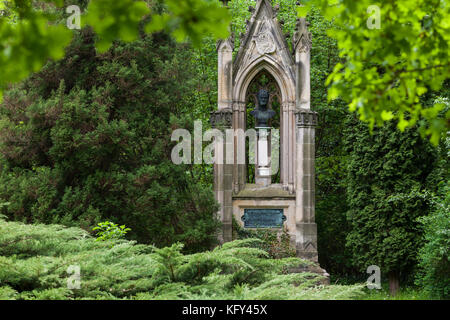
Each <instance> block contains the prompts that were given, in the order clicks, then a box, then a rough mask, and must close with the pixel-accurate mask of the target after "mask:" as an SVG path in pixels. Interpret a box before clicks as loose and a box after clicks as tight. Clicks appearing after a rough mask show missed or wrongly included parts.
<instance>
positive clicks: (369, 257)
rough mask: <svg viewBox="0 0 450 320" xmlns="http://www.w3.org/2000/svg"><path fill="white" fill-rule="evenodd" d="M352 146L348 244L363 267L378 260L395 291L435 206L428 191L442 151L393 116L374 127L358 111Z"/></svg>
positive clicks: (414, 258) (413, 262) (348, 145)
mask: <svg viewBox="0 0 450 320" xmlns="http://www.w3.org/2000/svg"><path fill="white" fill-rule="evenodd" d="M345 144H346V148H347V151H348V153H349V154H350V158H349V162H348V168H347V172H348V173H347V197H348V205H349V211H348V219H349V222H350V224H351V231H350V232H349V234H348V236H347V245H348V247H349V249H350V250H351V252H352V256H353V259H352V260H353V263H354V265H355V266H356V267H358V268H359V269H360V270H361V272H365V270H366V269H367V267H368V266H370V265H377V266H379V267H380V268H381V272H382V276H383V277H385V276H386V275H388V276H389V279H390V283H391V285H392V288H393V291H392V292H393V293H394V292H395V291H396V288H398V281H399V279H400V277H401V276H402V275H405V274H411V272H412V271H413V268H414V266H415V265H416V263H417V255H418V250H419V248H420V247H421V245H422V243H423V231H422V226H421V225H420V223H418V222H417V218H418V217H421V216H424V215H427V214H428V213H429V212H430V209H429V205H428V203H427V201H426V200H425V199H424V198H423V195H422V192H423V189H424V186H425V185H426V180H427V178H428V176H429V175H430V173H431V171H432V169H433V166H434V165H435V162H436V158H437V155H436V151H435V150H434V148H432V147H431V145H430V144H429V142H428V141H425V140H423V139H422V138H421V137H420V135H419V134H418V133H417V132H416V131H415V130H411V129H407V130H405V132H400V131H399V130H397V129H396V128H395V124H394V123H393V122H390V123H389V124H387V125H385V126H384V127H382V128H376V129H374V131H373V133H372V134H371V133H370V132H369V129H367V127H366V125H363V124H362V123H360V122H359V121H357V120H356V119H354V118H353V117H352V118H350V120H349V123H348V130H347V132H346V141H345Z"/></svg>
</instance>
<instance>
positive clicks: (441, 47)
mask: <svg viewBox="0 0 450 320" xmlns="http://www.w3.org/2000/svg"><path fill="white" fill-rule="evenodd" d="M305 3H306V4H307V5H308V7H309V6H311V5H312V4H314V5H317V6H318V7H319V8H320V10H321V12H322V14H323V15H324V16H325V17H326V18H327V19H328V20H330V21H333V23H334V25H335V28H333V29H332V30H329V32H328V34H329V35H330V36H331V37H333V38H334V39H336V40H337V43H338V46H339V50H340V56H341V57H342V58H344V60H342V61H341V62H340V63H338V64H337V65H336V66H335V67H334V70H333V72H332V73H331V74H330V75H329V76H328V79H327V85H328V84H330V85H331V86H330V88H329V91H328V98H329V99H335V98H337V97H341V98H342V99H344V100H345V101H346V102H347V103H349V107H350V110H351V111H358V113H359V115H360V119H361V120H364V121H366V122H368V123H369V124H370V128H371V129H373V127H374V125H375V124H381V123H382V122H384V121H387V120H391V119H396V120H397V122H398V124H397V126H398V128H399V129H400V130H402V131H403V130H404V129H405V128H407V127H414V125H415V124H416V123H417V122H418V121H419V120H420V119H423V120H424V121H420V122H419V124H420V125H419V128H420V132H421V133H422V135H423V136H425V135H426V136H429V137H430V141H431V142H432V143H433V144H435V145H436V144H437V143H438V141H439V137H440V135H441V133H443V132H445V131H446V130H448V128H449V124H450V121H449V120H450V111H449V110H448V109H447V110H445V109H444V107H445V106H444V104H442V103H436V104H434V105H432V106H427V105H424V104H423V102H422V101H421V97H422V96H423V95H424V94H425V93H426V92H428V91H432V90H434V91H437V90H439V89H440V88H441V87H442V86H443V84H444V81H445V80H446V79H448V75H449V74H450V62H449V61H450V60H449V52H450V51H449V43H450V24H449V21H450V6H449V5H448V3H447V2H446V1H440V0H418V1H408V0H401V1H398V0H383V1H378V2H374V1H372V0H360V1H353V0H334V1H328V0H314V1H305ZM373 5H376V6H377V7H378V9H379V10H380V28H376V27H375V28H369V25H370V23H369V22H370V21H371V20H370V19H372V18H371V17H372V16H373V14H374V12H373V11H370V10H369V7H370V6H373ZM300 11H301V12H299V13H300V15H302V16H304V15H305V12H306V10H305V8H302V9H301V10H300Z"/></svg>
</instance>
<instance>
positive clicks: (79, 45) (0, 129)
mask: <svg viewBox="0 0 450 320" xmlns="http://www.w3.org/2000/svg"><path fill="white" fill-rule="evenodd" d="M66 2H67V3H68V2H69V1H66ZM296 2H297V1H295V0H274V1H273V3H274V4H279V5H280V11H279V14H278V19H279V20H282V21H283V31H284V32H285V33H286V34H287V37H288V43H290V42H291V36H292V34H293V31H294V28H295V23H296V18H297V15H296ZM149 3H150V4H151V5H152V8H153V9H154V10H155V11H156V12H164V10H166V9H165V7H164V6H163V5H162V4H161V3H160V2H159V1H149ZM70 4H77V5H79V6H80V7H81V8H86V6H87V4H88V2H87V1H82V0H80V1H70ZM250 5H254V1H251V0H233V1H230V3H229V6H230V11H231V15H232V25H231V31H232V32H234V34H235V35H236V40H235V48H236V50H237V49H238V48H239V36H238V35H239V34H240V33H241V32H245V24H246V23H245V20H246V19H248V18H249V17H250V15H251V13H250V12H249V11H248V7H249V6H250ZM59 14H61V17H64V13H59ZM307 20H308V22H309V30H310V31H311V33H312V39H313V42H312V45H313V46H312V50H311V95H312V96H311V99H312V100H311V106H312V109H313V110H314V111H317V112H318V113H319V127H318V128H317V131H316V220H317V224H318V246H319V248H318V252H319V263H320V265H321V267H322V268H324V269H326V270H327V272H328V273H329V274H330V275H331V284H332V285H331V286H321V285H320V281H321V279H320V277H318V276H317V275H313V274H307V273H306V274H289V273H288V272H287V270H288V269H289V268H290V267H292V266H294V265H296V264H297V265H298V264H299V263H303V264H307V263H308V262H306V261H302V260H300V259H297V258H293V257H292V253H291V252H290V251H289V250H287V249H286V248H285V244H284V243H283V241H281V242H280V241H279V240H277V239H274V238H273V237H271V236H270V235H267V234H265V233H264V232H260V233H258V232H256V233H252V234H246V233H243V232H238V233H236V241H233V242H231V243H230V244H227V245H224V246H222V247H216V248H215V249H213V250H212V248H214V247H215V245H216V233H217V231H218V228H219V224H218V222H217V220H216V218H215V213H216V210H217V204H216V202H215V200H214V195H213V192H212V190H213V187H212V183H213V181H212V179H213V174H212V166H211V165H206V164H205V165H175V164H173V163H172V161H171V150H172V148H173V146H174V143H173V142H171V139H170V137H171V134H172V132H173V130H174V129H177V128H184V129H188V130H189V131H192V130H193V129H192V128H193V122H194V120H197V119H200V120H201V121H202V122H203V128H204V130H206V129H208V128H210V124H209V115H210V112H212V111H214V110H216V108H217V53H216V49H215V44H216V41H215V39H214V37H212V36H211V37H208V36H205V37H203V38H202V39H201V40H199V41H200V42H201V45H192V44H190V43H189V42H188V43H186V42H182V43H180V42H176V41H175V40H174V39H173V37H172V36H171V35H170V34H169V33H168V32H165V31H161V32H155V33H152V34H147V33H145V32H144V30H143V27H142V26H140V27H139V35H138V39H137V40H135V41H132V42H124V41H120V40H117V41H114V42H113V45H112V46H111V48H109V49H108V50H106V51H105V52H100V51H98V50H97V49H96V39H97V37H98V36H97V34H96V32H95V31H94V30H93V29H92V28H91V27H89V26H85V27H83V28H82V29H81V30H73V32H74V37H73V39H72V41H71V43H70V44H69V45H68V46H67V48H66V49H65V53H64V56H63V58H62V59H60V60H55V61H53V60H52V61H49V62H47V63H46V64H45V65H44V66H43V68H42V69H41V70H39V71H38V72H36V73H33V74H32V75H31V76H29V77H28V78H26V79H25V80H23V81H22V82H20V83H18V84H15V85H10V86H9V88H8V90H6V91H5V92H4V97H3V101H2V103H1V105H0V206H1V216H0V266H1V268H0V299H9V298H11V299H14V298H15V299H77V298H89V299H94V298H95V299H113V298H137V299H197V298H198V299H209V298H217V299H340V298H342V299H344V298H369V299H370V298H374V299H378V298H385V297H386V296H385V295H386V293H385V292H386V290H385V289H383V290H382V291H381V292H378V293H377V292H375V291H370V292H369V291H368V290H367V289H363V288H362V286H361V285H360V284H361V283H364V282H365V281H366V279H367V277H368V274H367V273H366V269H367V267H368V266H370V265H377V266H379V267H380V269H381V273H382V280H383V281H384V282H383V286H384V288H385V287H386V286H387V281H388V280H389V284H390V285H391V289H392V287H394V288H395V287H396V286H398V284H399V283H400V287H401V293H404V294H405V297H406V298H437V299H448V298H449V294H450V292H449V290H450V277H449V276H448V271H449V270H450V261H449V252H448V250H449V247H450V231H449V227H450V210H449V201H450V197H449V185H448V180H449V164H448V157H449V154H450V151H449V147H450V136H449V135H448V134H446V133H445V132H444V133H443V134H441V135H440V138H439V141H438V144H437V145H432V144H431V143H430V141H429V139H427V138H426V137H424V135H423V134H421V132H420V130H418V128H419V127H420V126H421V123H420V122H418V123H417V124H415V125H413V126H411V127H408V128H406V129H405V130H404V131H400V130H398V129H397V127H396V123H395V122H394V121H393V120H392V121H388V122H386V123H385V124H384V125H382V126H375V127H374V128H373V130H371V129H370V128H369V127H368V126H367V124H366V123H364V122H361V121H360V120H359V117H358V115H357V114H355V113H351V112H349V108H348V104H347V103H346V102H345V101H344V100H342V99H335V100H332V101H329V100H328V98H327V92H328V86H326V85H325V83H326V80H327V77H328V76H329V75H330V74H331V73H332V72H333V70H334V69H335V66H336V65H337V64H338V63H343V61H344V60H345V58H344V57H342V56H341V55H340V54H339V53H340V50H339V48H338V44H337V41H336V39H334V38H332V37H330V36H329V35H328V31H329V30H330V29H331V28H332V27H333V25H332V22H330V21H329V20H327V19H326V18H325V17H324V15H323V14H322V12H321V9H320V7H319V6H317V7H312V8H311V9H310V10H309V12H308V15H307ZM235 53H236V52H235ZM447 62H448V61H447ZM449 96H450V86H449V80H448V79H446V80H445V81H444V82H443V85H442V87H440V88H438V89H437V90H434V89H431V88H430V90H428V91H427V92H426V93H425V94H423V95H422V96H421V97H420V100H421V103H422V104H423V105H424V106H427V105H428V106H431V105H433V104H434V103H436V101H438V102H440V103H441V104H443V105H445V109H444V110H443V111H442V112H447V111H448V110H449V109H448V108H449ZM105 221H109V222H112V223H115V224H117V225H126V227H127V228H129V229H130V230H128V231H123V229H122V231H123V232H120V231H117V230H118V226H117V225H116V226H114V225H112V228H110V229H108V227H105V226H106V224H105V225H103V229H102V228H100V229H101V230H103V231H105V237H104V238H103V239H102V240H104V241H95V236H99V234H98V230H94V228H95V227H96V226H98V224H99V223H101V222H105ZM63 226H65V227H69V228H64V227H63ZM109 226H110V227H111V225H109ZM105 228H106V229H105ZM114 232H116V234H115V233H114ZM125 234H126V235H125ZM124 237H125V238H126V240H124V239H123V238H124ZM247 237H253V238H254V237H256V238H260V240H258V239H246V238H247ZM120 238H122V239H120ZM210 250H211V251H210ZM280 253H281V254H280ZM237 256H239V258H237ZM73 261H83V265H82V269H83V270H86V271H85V273H83V274H85V276H83V277H85V278H83V279H84V280H83V281H84V282H83V283H85V285H84V286H83V287H82V289H81V290H75V291H71V290H69V289H67V288H66V287H65V285H66V283H65V281H66V275H67V273H66V269H67V266H68V265H71V264H73V263H72V262H73ZM124 270H125V271H124ZM294 284H295V285H294ZM217 288H220V290H219V289H217ZM294 288H295V289H294ZM394 291H395V290H394ZM391 292H392V290H391ZM408 292H409V293H410V294H409V293H408ZM400 297H401V295H400Z"/></svg>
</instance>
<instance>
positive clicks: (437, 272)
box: [416, 135, 450, 299]
mask: <svg viewBox="0 0 450 320" xmlns="http://www.w3.org/2000/svg"><path fill="white" fill-rule="evenodd" d="M439 150H440V154H441V157H440V158H441V161H440V162H441V165H439V166H437V168H436V170H437V171H438V172H439V173H440V178H441V179H444V180H443V181H441V182H440V183H437V192H436V194H431V195H428V194H427V195H428V198H431V201H430V202H431V208H432V213H431V214H430V215H429V216H426V217H422V218H421V219H420V222H421V223H422V224H423V226H424V240H425V241H424V246H423V247H422V248H421V249H420V251H419V272H418V274H417V279H416V283H417V284H418V285H420V286H422V287H423V288H424V289H425V290H426V291H427V292H428V294H429V295H430V296H431V297H432V298H439V299H449V298H450V277H449V270H450V254H449V249H450V186H449V184H448V177H449V166H448V156H449V152H450V135H447V137H446V139H445V140H444V141H443V143H442V144H441V145H440V148H439Z"/></svg>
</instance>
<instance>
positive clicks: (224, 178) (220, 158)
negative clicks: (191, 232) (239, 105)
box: [211, 109, 234, 243]
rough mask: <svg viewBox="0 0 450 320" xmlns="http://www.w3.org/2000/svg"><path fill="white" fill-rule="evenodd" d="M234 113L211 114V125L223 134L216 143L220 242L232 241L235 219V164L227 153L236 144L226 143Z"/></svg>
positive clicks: (215, 165)
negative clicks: (228, 159)
mask: <svg viewBox="0 0 450 320" xmlns="http://www.w3.org/2000/svg"><path fill="white" fill-rule="evenodd" d="M232 119H233V111H232V110H231V109H222V110H219V111H215V112H212V113H211V125H212V127H213V128H216V129H219V130H221V131H222V132H223V141H215V150H214V153H215V163H214V194H215V198H216V200H217V202H218V203H219V204H220V208H219V211H218V218H219V220H220V221H221V222H222V230H221V232H220V234H219V235H218V238H219V242H220V243H224V242H228V241H231V240H232V217H233V203H232V193H233V167H234V164H233V163H228V162H227V156H226V155H227V153H229V152H232V148H233V147H234V146H233V145H234V143H233V142H232V141H231V142H230V141H226V131H227V129H231V128H232V121H233V120H232Z"/></svg>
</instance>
